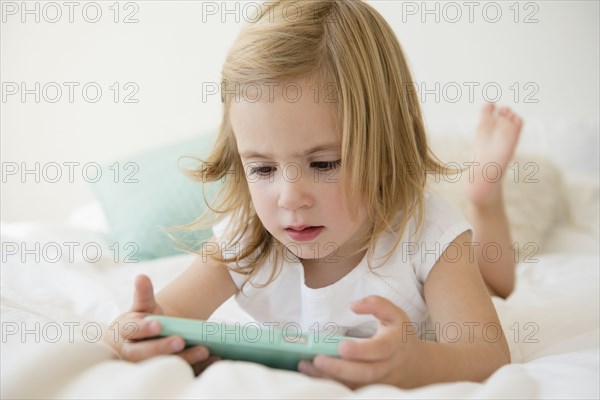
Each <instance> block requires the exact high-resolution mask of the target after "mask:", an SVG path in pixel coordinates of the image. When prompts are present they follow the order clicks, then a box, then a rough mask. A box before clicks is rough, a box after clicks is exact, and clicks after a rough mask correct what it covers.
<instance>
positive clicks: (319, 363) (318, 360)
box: [313, 356, 327, 368]
mask: <svg viewBox="0 0 600 400" xmlns="http://www.w3.org/2000/svg"><path fill="white" fill-rule="evenodd" d="M326 363H327V360H326V359H325V357H319V356H317V357H315V358H314V359H313V364H314V366H315V367H317V368H323V367H324V366H325V364H326Z"/></svg>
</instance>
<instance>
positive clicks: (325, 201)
mask: <svg viewBox="0 0 600 400" xmlns="http://www.w3.org/2000/svg"><path fill="white" fill-rule="evenodd" d="M311 86H312V89H311ZM261 88H262V89H263V90H262V94H260V93H259V94H257V96H256V97H255V98H254V99H255V100H256V99H257V100H256V101H255V100H252V101H250V100H249V101H246V100H244V99H239V102H236V100H233V101H232V103H231V108H230V122H231V125H232V128H233V131H234V134H235V138H236V141H237V146H238V152H239V154H240V157H241V161H242V164H243V165H244V170H245V178H246V180H247V182H248V187H249V189H250V195H251V197H252V202H253V204H254V208H255V210H256V212H257V214H258V217H259V218H260V219H261V221H262V223H263V225H264V226H265V228H266V229H267V230H268V231H269V232H270V233H271V234H272V235H273V236H274V237H275V238H276V239H278V240H279V241H280V242H282V243H283V244H284V245H286V247H287V248H288V249H289V250H290V251H291V252H292V253H293V254H295V255H296V256H297V257H299V258H301V259H309V260H316V259H322V258H324V257H327V259H325V260H322V261H323V262H340V261H341V262H343V261H344V258H345V257H347V255H348V254H350V253H352V252H353V251H355V250H356V249H358V246H360V245H361V244H362V243H358V240H360V239H359V238H360V235H364V234H365V233H366V230H367V229H368V225H367V219H366V210H365V208H364V206H363V204H359V213H358V218H357V219H355V220H352V219H351V218H350V214H349V211H348V210H347V209H346V208H345V207H344V206H343V203H342V187H343V186H342V185H343V182H340V178H339V175H340V174H339V166H340V159H341V144H340V141H339V138H338V134H337V132H336V130H335V126H334V120H333V114H332V111H333V109H332V108H331V103H327V102H325V101H324V99H322V98H324V97H325V96H323V93H316V92H315V90H314V84H309V83H299V84H298V85H295V86H290V87H289V88H288V90H287V92H286V91H285V90H282V89H283V88H284V85H283V84H279V85H276V86H274V89H271V90H272V92H273V93H274V94H273V95H272V96H271V98H270V93H269V88H267V87H261ZM297 88H300V89H301V90H296V89H297ZM282 93H283V94H282ZM254 94H256V93H254ZM296 96H297V98H296ZM248 98H249V99H250V98H251V96H249V95H248ZM296 100H297V101H296ZM294 101H295V102H294ZM304 225H306V226H309V227H318V228H308V229H304V230H302V231H295V230H293V229H292V228H290V227H292V226H293V227H295V228H298V229H299V228H301V226H304ZM363 254H364V252H363ZM328 256H329V257H328ZM354 257H356V256H354ZM359 261H360V259H359Z"/></svg>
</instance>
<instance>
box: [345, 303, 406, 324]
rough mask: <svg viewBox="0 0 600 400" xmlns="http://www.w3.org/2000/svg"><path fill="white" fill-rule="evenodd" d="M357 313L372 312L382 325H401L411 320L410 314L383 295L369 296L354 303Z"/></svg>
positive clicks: (353, 306) (353, 307) (354, 309)
mask: <svg viewBox="0 0 600 400" xmlns="http://www.w3.org/2000/svg"><path fill="white" fill-rule="evenodd" d="M352 311H354V312H355V313H356V314H372V315H373V316H374V317H375V318H377V319H378V320H379V323H380V326H400V325H401V324H402V323H403V322H405V323H406V322H410V318H408V315H406V313H405V312H404V311H403V310H402V309H401V308H399V307H397V306H396V305H395V304H394V303H392V302H391V301H389V300H387V299H385V298H383V297H381V296H368V297H365V298H363V299H360V300H358V301H355V302H353V303H352Z"/></svg>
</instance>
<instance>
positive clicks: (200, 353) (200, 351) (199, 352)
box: [194, 347, 208, 360]
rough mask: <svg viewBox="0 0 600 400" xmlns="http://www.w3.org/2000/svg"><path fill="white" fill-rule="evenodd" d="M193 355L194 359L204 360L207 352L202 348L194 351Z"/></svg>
mask: <svg viewBox="0 0 600 400" xmlns="http://www.w3.org/2000/svg"><path fill="white" fill-rule="evenodd" d="M194 355H195V356H196V358H198V359H200V360H204V359H205V358H206V357H208V351H207V350H206V349H205V348H204V347H198V348H197V349H196V350H194Z"/></svg>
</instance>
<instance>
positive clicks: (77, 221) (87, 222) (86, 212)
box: [67, 201, 109, 234]
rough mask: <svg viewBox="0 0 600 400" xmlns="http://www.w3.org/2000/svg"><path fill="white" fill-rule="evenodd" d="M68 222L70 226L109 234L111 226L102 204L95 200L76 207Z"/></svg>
mask: <svg viewBox="0 0 600 400" xmlns="http://www.w3.org/2000/svg"><path fill="white" fill-rule="evenodd" d="M67 223H68V224H69V225H70V226H73V227H77V228H83V229H88V230H90V231H94V232H100V233H105V234H108V231H109V227H108V221H107V220H106V216H105V215H104V211H103V210H102V205H101V204H100V202H98V201H94V202H91V203H88V204H85V205H83V206H81V207H78V208H76V209H75V210H73V211H72V212H71V214H70V215H69V218H68V220H67Z"/></svg>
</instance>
